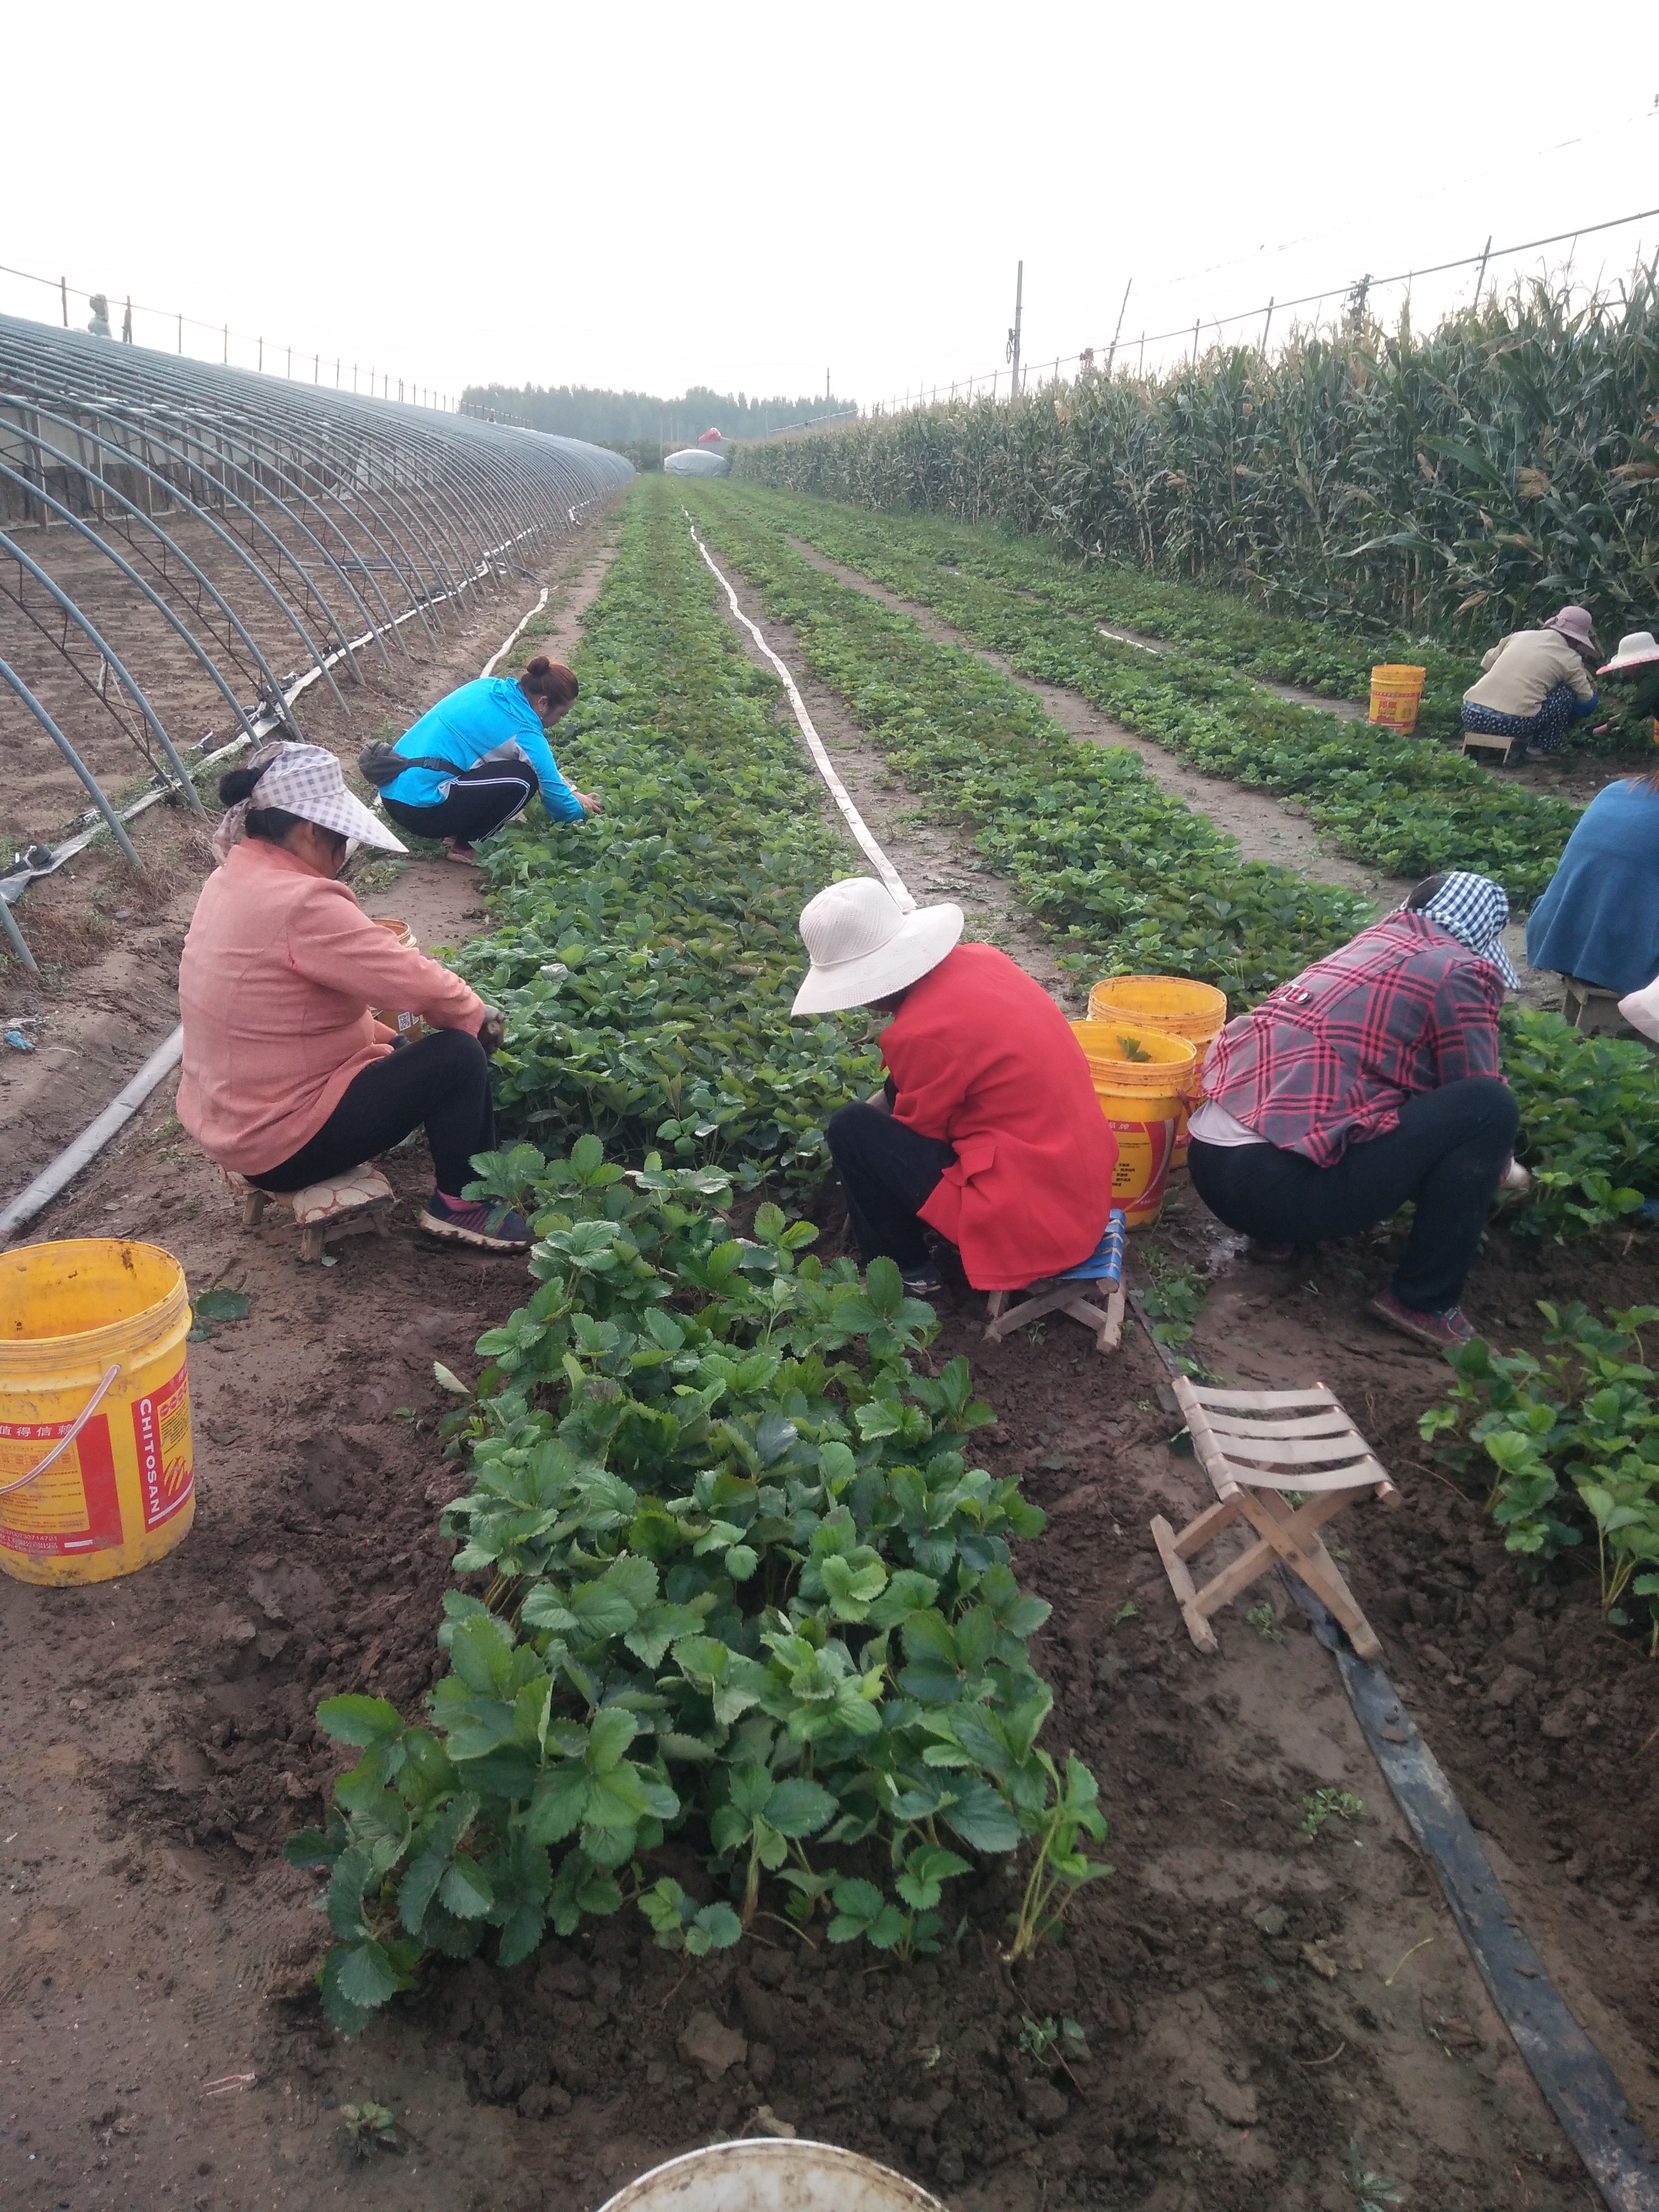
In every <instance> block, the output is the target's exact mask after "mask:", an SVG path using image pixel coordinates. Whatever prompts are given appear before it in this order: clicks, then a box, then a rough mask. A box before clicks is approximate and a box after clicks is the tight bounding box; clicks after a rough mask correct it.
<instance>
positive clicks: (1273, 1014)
mask: <svg viewBox="0 0 1659 2212" xmlns="http://www.w3.org/2000/svg"><path fill="white" fill-rule="evenodd" d="M1503 1001H1504V984H1503V979H1502V978H1501V977H1500V975H1498V970H1497V969H1496V968H1494V967H1493V966H1492V963H1491V962H1490V961H1486V960H1481V959H1478V958H1476V957H1475V956H1474V954H1473V953H1472V952H1470V951H1468V949H1467V948H1466V947H1465V946H1463V945H1460V944H1459V943H1458V941H1457V939H1455V937H1452V936H1449V934H1448V933H1447V932H1446V931H1444V930H1443V929H1437V927H1435V926H1434V924H1433V923H1432V922H1431V921H1427V920H1425V917H1424V916H1423V915H1420V914H1403V913H1402V914H1391V915H1388V916H1387V917H1386V919H1385V920H1383V921H1377V922H1373V923H1372V924H1371V927H1370V928H1369V929H1362V930H1361V931H1360V933H1359V934H1358V937H1356V938H1355V939H1353V940H1352V943H1350V944H1347V945H1344V946H1343V947H1342V949H1341V951H1340V952H1333V953H1332V954H1331V955H1330V957H1329V958H1328V959H1325V960H1316V962H1315V963H1314V964H1313V966H1312V967H1311V968H1304V969H1303V971H1302V973H1301V975H1297V977H1295V978H1294V979H1293V981H1291V982H1288V983H1281V984H1280V985H1279V988H1278V989H1277V990H1276V991H1274V992H1273V993H1272V994H1271V995H1270V996H1269V997H1267V998H1266V999H1264V1000H1262V1001H1261V1005H1260V1006H1258V1007H1256V1009H1255V1012H1253V1013H1249V1014H1243V1015H1241V1016H1240V1017H1239V1018H1238V1019H1237V1021H1235V1022H1229V1023H1228V1024H1227V1026H1226V1028H1225V1030H1223V1031H1222V1032H1221V1035H1220V1036H1218V1038H1217V1039H1216V1041H1215V1042H1214V1044H1213V1045H1212V1047H1211V1048H1210V1055H1209V1058H1208V1060H1206V1062H1205V1065H1204V1095H1205V1097H1206V1099H1212V1100H1213V1101H1214V1102H1215V1103H1216V1104H1217V1105H1218V1106H1220V1107H1222V1108H1223V1109H1225V1111H1226V1112H1227V1113H1229V1114H1231V1115H1232V1116H1233V1118H1234V1119H1235V1121H1242V1122H1243V1124H1244V1127H1246V1128H1247V1129H1254V1130H1255V1133H1256V1134H1257V1136H1259V1137H1265V1138H1266V1139H1267V1142H1268V1143H1269V1144H1270V1145H1277V1146H1279V1147H1280V1149H1281V1150H1283V1151H1285V1152H1301V1153H1303V1154H1304V1155H1305V1156H1306V1158H1309V1159H1310V1160H1312V1161H1313V1162H1314V1164H1315V1165H1316V1166H1317V1167H1322V1168H1325V1167H1329V1166H1331V1165H1332V1164H1333V1163H1334V1161H1336V1160H1338V1159H1340V1158H1341V1156H1342V1152H1343V1151H1344V1149H1345V1147H1346V1146H1348V1145H1349V1144H1351V1143H1353V1142H1356V1141H1358V1140H1362V1139H1364V1138H1366V1137H1380V1136H1381V1135H1382V1134H1383V1132H1384V1131H1385V1130H1389V1129H1392V1128H1393V1127H1395V1125H1396V1124H1397V1122H1398V1121H1399V1119H1400V1109H1401V1107H1402V1106H1403V1105H1404V1104H1405V1103H1406V1101H1407V1099H1408V1098H1411V1097H1415V1096H1416V1095H1417V1094H1418V1093H1419V1091H1437V1090H1439V1089H1440V1088H1441V1087H1442V1086H1443V1085H1445V1084H1448V1083H1455V1082H1457V1081H1458V1080H1459V1079H1460V1078H1462V1077H1463V1076H1466V1075H1496V1074H1497V1073H1498V1008H1499V1006H1502V1004H1503Z"/></svg>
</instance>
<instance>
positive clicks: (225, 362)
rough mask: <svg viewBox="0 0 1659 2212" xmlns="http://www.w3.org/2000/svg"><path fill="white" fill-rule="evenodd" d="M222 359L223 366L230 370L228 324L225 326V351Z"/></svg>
mask: <svg viewBox="0 0 1659 2212" xmlns="http://www.w3.org/2000/svg"><path fill="white" fill-rule="evenodd" d="M221 358H222V362H223V365H224V366H225V367H226V368H228V367H229V366H230V325H229V324H228V323H227V324H226V325H225V349H224V353H223V355H222V356H221Z"/></svg>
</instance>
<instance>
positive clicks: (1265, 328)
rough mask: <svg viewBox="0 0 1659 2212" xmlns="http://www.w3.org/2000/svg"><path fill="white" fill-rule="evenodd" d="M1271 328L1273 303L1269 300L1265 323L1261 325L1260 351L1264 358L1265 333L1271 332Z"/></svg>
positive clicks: (1265, 352)
mask: <svg viewBox="0 0 1659 2212" xmlns="http://www.w3.org/2000/svg"><path fill="white" fill-rule="evenodd" d="M1272 328H1273V301H1272V300H1271V299H1270V300H1269V301H1268V302H1267V321H1266V322H1265V323H1263V325H1261V351H1262V354H1263V356H1266V354H1267V333H1268V331H1270V330H1272Z"/></svg>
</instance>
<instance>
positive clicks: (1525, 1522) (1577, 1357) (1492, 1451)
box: [1419, 1304, 1659, 1655]
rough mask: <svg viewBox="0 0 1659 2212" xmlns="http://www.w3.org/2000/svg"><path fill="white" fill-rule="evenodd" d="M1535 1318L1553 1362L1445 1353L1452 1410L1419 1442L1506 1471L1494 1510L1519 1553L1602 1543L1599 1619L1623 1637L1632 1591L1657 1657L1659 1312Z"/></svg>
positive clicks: (1491, 1500) (1479, 1343)
mask: <svg viewBox="0 0 1659 2212" xmlns="http://www.w3.org/2000/svg"><path fill="white" fill-rule="evenodd" d="M1539 1310H1540V1311H1541V1313H1542V1314H1543V1316H1544V1318H1545V1321H1546V1322H1547V1324H1548V1328H1547V1334H1546V1337H1545V1344H1546V1347H1547V1348H1546V1355H1545V1357H1544V1358H1542V1359H1538V1358H1534V1356H1533V1354H1532V1353H1530V1352H1509V1353H1500V1352H1493V1351H1492V1347H1491V1346H1490V1345H1488V1344H1486V1342H1485V1341H1484V1340H1482V1339H1480V1338H1477V1339H1476V1340H1475V1341H1474V1343H1473V1344H1469V1345H1466V1346H1462V1348H1461V1349H1460V1350H1458V1351H1456V1352H1452V1353H1450V1354H1449V1355H1448V1357H1449V1358H1450V1361H1451V1364H1452V1366H1453V1368H1454V1370H1455V1373H1456V1376H1457V1380H1456V1383H1455V1386H1454V1388H1453V1391H1452V1395H1451V1398H1450V1400H1449V1402H1448V1403H1447V1404H1445V1405H1443V1406H1437V1407H1431V1408H1430V1409H1429V1411H1428V1412H1426V1413H1424V1414H1423V1415H1422V1416H1421V1417H1420V1420H1419V1427H1420V1429H1421V1432H1422V1434H1423V1436H1424V1437H1425V1438H1427V1439H1428V1440H1430V1441H1431V1442H1433V1443H1436V1445H1437V1449H1439V1451H1440V1453H1441V1455H1442V1456H1443V1457H1444V1458H1445V1459H1447V1460H1448V1461H1449V1462H1450V1463H1451V1464H1452V1465H1453V1466H1455V1467H1456V1468H1458V1469H1459V1470H1460V1472H1463V1473H1466V1474H1468V1473H1472V1472H1474V1471H1475V1470H1477V1469H1480V1468H1481V1467H1482V1465H1483V1462H1489V1464H1490V1468H1492V1469H1495V1470H1496V1472H1495V1473H1494V1474H1492V1475H1491V1486H1490V1488H1489V1491H1488V1493H1487V1498H1486V1506H1487V1510H1488V1511H1489V1512H1490V1513H1491V1514H1492V1518H1493V1519H1494V1520H1495V1521H1496V1522H1498V1526H1499V1527H1500V1528H1502V1529H1503V1531H1504V1544H1505V1546H1506V1547H1507V1548H1508V1549H1509V1550H1510V1551H1512V1552H1517V1553H1522V1555H1523V1556H1525V1557H1528V1558H1529V1559H1534V1560H1536V1561H1537V1562H1538V1563H1539V1564H1540V1565H1544V1564H1547V1562H1549V1561H1550V1560H1553V1559H1559V1558H1560V1557H1561V1556H1562V1555H1564V1554H1568V1553H1571V1552H1572V1550H1573V1549H1574V1547H1577V1546H1579V1545H1581V1544H1582V1543H1583V1539H1584V1536H1585V1535H1586V1534H1587V1533H1588V1534H1593V1535H1594V1538H1595V1552H1596V1561H1597V1569H1598V1578H1599V1583H1600V1596H1601V1611H1602V1613H1604V1614H1605V1615H1606V1616H1607V1619H1608V1620H1611V1621H1612V1622H1613V1624H1614V1625H1615V1626H1625V1625H1626V1619H1627V1617H1626V1613H1625V1612H1624V1610H1623V1607H1622V1604H1621V1601H1622V1599H1623V1598H1624V1597H1625V1595H1626V1593H1627V1592H1633V1594H1634V1595H1637V1596H1639V1597H1645V1598H1647V1599H1648V1600H1649V1601H1650V1611H1651V1613H1652V1621H1653V1626H1652V1634H1651V1638H1650V1650H1653V1651H1654V1653H1655V1654H1656V1655H1659V1402H1656V1399H1655V1395H1654V1387H1653V1386H1654V1382H1655V1376H1654V1371H1653V1370H1652V1369H1651V1368H1650V1366H1649V1365H1648V1364H1647V1362H1646V1360H1645V1358H1644V1355H1643V1347H1642V1342H1641V1337H1640V1334H1639V1333H1640V1331H1641V1330H1643V1329H1644V1328H1649V1327H1650V1326H1651V1324H1652V1323H1653V1322H1656V1321H1659V1306H1632V1307H1631V1308H1629V1309H1628V1310H1626V1311H1624V1312H1620V1313H1613V1314H1610V1315H1609V1316H1607V1319H1606V1321H1598V1320H1597V1319H1596V1318H1595V1316H1593V1315H1592V1314H1590V1313H1589V1312H1588V1311H1587V1310H1586V1309H1585V1308H1584V1307H1583V1306H1582V1305H1577V1304H1574V1305H1571V1306H1569V1307H1567V1308H1565V1310H1558V1309H1557V1308H1556V1307H1554V1306H1552V1305H1548V1304H1541V1305H1540V1308H1539Z"/></svg>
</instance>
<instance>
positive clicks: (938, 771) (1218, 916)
mask: <svg viewBox="0 0 1659 2212" xmlns="http://www.w3.org/2000/svg"><path fill="white" fill-rule="evenodd" d="M721 489H722V490H724V489H725V488H724V487H722V488H721ZM690 496H691V498H692V500H693V502H694V504H695V505H696V507H697V508H698V509H699V512H700V519H701V520H702V521H703V522H704V523H706V525H707V526H708V529H709V531H710V532H711V533H712V535H713V537H714V541H715V543H716V544H717V545H718V546H720V547H721V548H723V549H725V550H726V551H727V552H728V553H729V554H730V556H732V558H733V559H734V560H735V561H736V562H737V563H738V566H739V567H740V568H742V569H743V571H744V574H746V575H748V576H750V578H751V579H752V580H754V581H755V582H756V583H757V585H758V586H760V588H761V591H762V593H763V598H764V599H765V602H766V605H767V608H768V611H769V612H770V613H772V614H773V615H775V617H777V618H778V619H779V620H781V621H783V622H787V623H789V624H790V625H791V627H792V629H793V631H794V634H795V636H796V638H797V639H798V641H799V646H800V649H801V652H802V654H803V656H804V658H805V660H806V662H807V664H808V665H809V666H810V667H811V668H812V670H813V671H815V673H816V674H817V675H818V676H819V677H820V678H822V679H823V682H824V683H826V684H828V685H829V687H830V689H831V690H835V691H836V692H837V693H839V694H840V696H842V698H844V699H845V700H846V701H847V702H848V705H849V707H850V708H851V709H852V711H853V713H854V715H855V716H856V717H857V719H858V720H859V722H860V726H862V727H863V728H864V729H865V730H866V731H867V732H869V734H870V735H871V737H872V738H873V739H874V741H875V742H876V743H877V744H878V745H880V746H881V747H882V749H883V750H884V751H885V752H886V753H887V755H888V756H889V757H890V759H891V760H892V762H893V764H894V766H895V767H896V769H897V770H898V772H899V773H900V774H901V775H902V776H903V777H904V778H905V780H906V781H907V782H908V783H909V784H910V785H911V786H912V787H914V788H915V789H916V790H918V791H920V792H921V793H925V794H927V797H928V798H929V799H932V800H933V802H934V803H936V804H937V805H939V809H940V811H942V812H944V813H946V814H948V815H950V816H951V817H955V818H957V819H958V820H961V821H963V822H965V823H969V825H971V826H972V827H973V828H974V829H975V830H976V832H977V839H976V842H977V844H978V848H979V850H980V851H981V853H982V854H984V855H985V857H986V859H987V860H988V861H989V862H990V863H991V864H992V865H993V866H994V867H996V868H997V869H999V870H1000V872H1002V873H1003V874H1005V875H1006V876H1007V877H1008V878H1009V879H1010V880H1011V881H1012V884H1014V886H1015V888H1016V890H1018V893H1019V896H1020V897H1021V899H1022V900H1023V901H1024V903H1025V904H1026V905H1027V906H1028V907H1029V908H1030V910H1031V911H1032V912H1033V913H1034V914H1036V915H1037V916H1038V917H1039V918H1040V919H1041V920H1042V921H1044V922H1046V923H1047V924H1048V926H1049V927H1051V928H1052V929H1054V931H1055V932H1056V933H1058V934H1060V936H1062V937H1063V938H1064V939H1065V940H1066V946H1067V951H1066V958H1067V960H1068V962H1074V963H1075V964H1076V965H1077V966H1078V967H1079V968H1085V969H1088V970H1089V972H1090V973H1091V975H1094V976H1098V975H1103V974H1104V973H1107V972H1108V971H1110V972H1113V973H1117V974H1125V973H1134V972H1137V971H1141V970H1148V969H1152V970H1158V971H1164V972H1168V971H1170V970H1174V971H1176V972H1179V973H1182V974H1185V975H1198V976H1201V977H1203V978H1204V979H1205V980H1206V981H1212V982H1215V983H1218V985H1219V986H1220V987H1221V988H1222V989H1224V990H1225V991H1226V992H1227V993H1228V994H1229V996H1230V997H1231V998H1233V999H1234V1000H1238V1001H1249V1000H1255V999H1257V998H1260V997H1261V996H1262V995H1263V994H1264V993H1266V992H1267V990H1269V989H1271V988H1272V987H1273V985H1274V984H1275V983H1277V982H1279V981H1283V980H1285V978H1286V977H1287V976H1289V975H1293V974H1295V973H1296V972H1297V969H1300V968H1302V967H1304V966H1305V965H1306V963H1308V962H1309V961H1310V960H1311V959H1315V958H1316V957H1318V956H1319V955H1320V954H1321V953H1322V952H1325V951H1328V950H1330V949H1331V947H1332V946H1334V945H1336V944H1339V943H1340V942H1341V940H1342V939H1344V938H1346V937H1347V936H1349V935H1350V934H1352V932H1353V931H1354V930H1355V929H1358V928H1359V927H1362V926H1363V924H1364V922H1366V921H1369V920H1370V908H1369V906H1368V905H1367V903H1366V902H1364V900H1362V899H1360V898H1358V897H1357V896H1354V894H1352V892H1349V891H1346V890H1341V889H1340V888H1338V887H1337V886H1335V885H1334V884H1316V883H1314V882H1312V881H1310V879H1309V878H1307V877H1305V876H1299V875H1297V874H1295V873H1293V872H1291V870H1289V869H1286V868H1279V867H1272V866H1266V865H1264V864H1263V863H1261V862H1259V861H1242V860H1240V859H1239V858H1238V852H1237V846H1236V845H1235V843H1234V842H1233V841H1232V839H1231V838H1230V837H1229V836H1227V835H1226V834H1225V831H1223V830H1220V829H1218V828H1217V827H1216V826H1215V825H1214V824H1213V823H1211V822H1210V821H1209V820H1208V819H1207V818H1206V817H1205V816H1203V815H1201V814H1198V813H1195V812H1194V811H1193V810H1192V809H1191V808H1189V807H1188V806H1186V805H1183V804H1182V801H1181V800H1179V799H1174V798H1171V797H1170V796H1169V795H1167V794H1166V793H1164V792H1161V791H1160V790H1159V789H1158V786H1157V785H1156V784H1155V783H1154V782H1153V781H1152V778H1151V776H1149V775H1147V773H1146V769H1145V768H1144V767H1143V766H1142V764H1141V763H1140V762H1139V760H1138V759H1137V758H1136V757H1135V756H1134V755H1133V753H1131V752H1128V751H1127V750H1123V749H1121V748H1115V747H1101V746H1094V745H1088V744H1079V743H1078V742H1077V741H1076V740H1075V739H1073V738H1072V737H1071V736H1070V735H1069V734H1068V733H1067V732H1066V731H1064V730H1062V729H1061V728H1060V726H1059V725H1058V724H1057V723H1055V722H1054V721H1052V720H1050V719H1049V717H1048V715H1047V714H1045V713H1044V712H1043V710H1042V706H1041V705H1040V703H1039V702H1037V701H1036V699H1035V698H1034V697H1033V696H1031V694H1030V692H1028V691H1026V690H1023V689H1022V688H1021V686H1019V685H1018V684H1014V683H1012V681H1011V680H1010V679H1009V678H1006V677H1005V676H1003V675H1001V674H1000V672H999V671H996V670H995V669H993V668H990V667H987V665H985V663H984V662H983V661H981V659H978V658H977V656H976V655H975V654H973V653H967V652H964V651H963V650H962V649H961V648H959V647H954V646H948V645H939V644H935V643H934V642H933V641H932V640H930V639H929V638H927V636H925V635H923V633H922V631H921V629H920V627H919V626H918V625H917V623H915V622H914V621H913V620H912V619H911V618H910V617H908V616H906V615H901V614H895V613H893V612H891V611H890V610H888V609H887V608H885V607H884V606H882V605H879V604H878V602H876V601H875V600H873V599H871V598H870V597H869V596H868V594H867V593H865V592H857V591H853V590H850V589H849V588H848V587H847V586H844V585H842V584H839V583H836V581H835V580H833V579H832V578H830V577H828V576H826V575H824V574H823V573H822V572H821V571H820V570H818V569H817V568H813V567H812V565H811V563H810V562H807V561H805V560H804V559H803V558H802V557H801V556H800V555H799V554H798V553H796V552H795V551H793V550H792V549H791V548H790V547H789V545H788V544H787V543H786V542H785V541H784V539H783V538H782V537H781V534H779V533H778V532H775V531H771V530H769V529H767V528H765V527H763V526H758V525H757V524H756V523H755V522H754V521H753V520H751V518H750V508H749V504H748V503H747V501H745V502H744V503H742V504H739V503H737V502H734V501H732V500H730V499H728V498H725V497H722V498H721V499H720V501H717V502H711V501H707V500H705V499H703V498H702V495H701V490H700V489H699V488H697V487H696V486H694V487H693V488H692V491H691V494H690ZM750 497H751V498H752V495H750Z"/></svg>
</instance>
